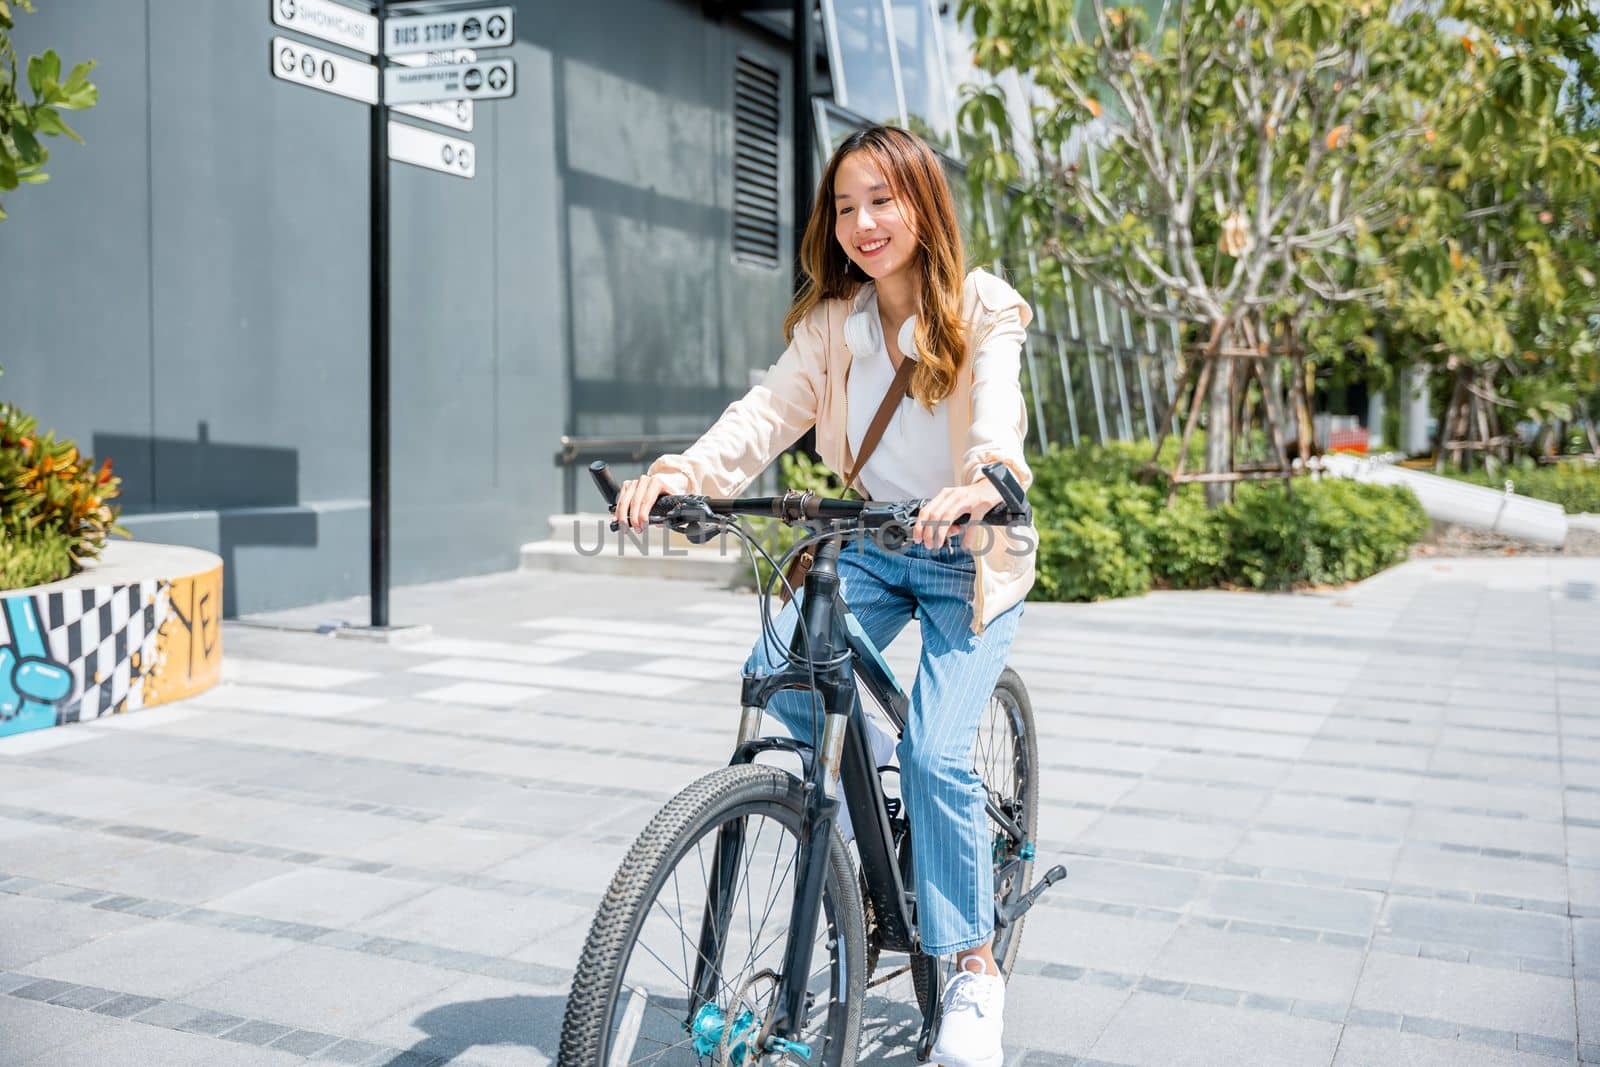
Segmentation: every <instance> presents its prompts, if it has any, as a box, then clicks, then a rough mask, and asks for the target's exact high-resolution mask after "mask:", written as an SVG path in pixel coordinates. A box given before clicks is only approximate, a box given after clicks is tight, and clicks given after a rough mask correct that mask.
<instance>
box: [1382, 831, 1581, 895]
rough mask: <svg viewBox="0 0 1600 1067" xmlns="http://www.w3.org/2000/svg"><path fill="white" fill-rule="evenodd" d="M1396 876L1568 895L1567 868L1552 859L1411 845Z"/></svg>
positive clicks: (1475, 889)
mask: <svg viewBox="0 0 1600 1067" xmlns="http://www.w3.org/2000/svg"><path fill="white" fill-rule="evenodd" d="M1394 879H1395V881H1396V882H1404V883H1409V884H1416V885H1425V886H1430V887H1433V888H1436V889H1455V890H1462V891H1464V892H1469V893H1499V894H1503V895H1505V896H1513V897H1528V898H1530V899H1534V900H1548V901H1559V900H1562V899H1564V898H1565V897H1566V893H1567V872H1566V870H1565V869H1564V868H1562V867H1561V866H1559V865H1557V864H1553V863H1533V862H1530V861H1527V860H1518V859H1502V858H1499V857H1495V856H1482V855H1474V854H1471V853H1465V852H1448V851H1441V850H1439V849H1434V848H1430V847H1427V846H1423V845H1408V846H1407V847H1406V849H1405V851H1404V852H1403V853H1402V854H1401V856H1400V862H1399V863H1398V865H1397V866H1396V867H1395V871H1394Z"/></svg>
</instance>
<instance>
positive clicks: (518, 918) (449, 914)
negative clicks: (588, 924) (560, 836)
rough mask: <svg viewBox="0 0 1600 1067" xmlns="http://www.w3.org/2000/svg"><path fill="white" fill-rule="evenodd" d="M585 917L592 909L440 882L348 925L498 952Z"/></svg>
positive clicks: (455, 947) (365, 930) (392, 935)
mask: <svg viewBox="0 0 1600 1067" xmlns="http://www.w3.org/2000/svg"><path fill="white" fill-rule="evenodd" d="M590 917H592V912H586V911H585V910H584V909H579V908H574V907H569V906H566V905H561V904H552V903H551V902H549V901H547V900H540V899H537V898H531V897H514V896H509V895H506V894H503V893H485V892H480V891H475V890H471V889H461V888H458V887H455V886H441V887H439V888H437V889H432V890H429V891H428V892H426V893H424V894H422V895H421V896H418V897H415V898H414V899H412V900H409V901H407V902H405V903H403V904H397V905H395V906H394V907H392V908H389V909H387V910H385V911H384V912H382V913H381V914H378V915H375V916H373V917H371V918H369V919H363V920H361V921H359V922H357V923H354V924H353V925H352V929H354V930H357V931H361V932H364V933H370V934H382V935H388V936H390V937H396V938H402V939H405V940H408V941H418V942H422V943H424V944H428V945H437V946H440V947H442V948H449V949H458V950H463V951H467V952H481V953H488V954H493V955H502V954H505V953H509V952H511V951H513V950H515V949H516V948H518V947H519V946H521V945H524V944H527V943H528V942H530V941H532V940H533V939H534V938H536V937H537V936H539V935H540V934H541V933H545V932H548V931H550V930H551V929H553V928H555V927H557V926H561V925H565V924H567V923H570V922H574V921H580V920H585V919H588V918H590Z"/></svg>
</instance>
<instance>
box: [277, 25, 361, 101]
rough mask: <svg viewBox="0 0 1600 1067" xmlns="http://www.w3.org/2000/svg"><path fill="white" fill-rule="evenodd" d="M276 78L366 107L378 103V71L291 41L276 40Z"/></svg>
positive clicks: (355, 60) (278, 38) (351, 60)
mask: <svg viewBox="0 0 1600 1067" xmlns="http://www.w3.org/2000/svg"><path fill="white" fill-rule="evenodd" d="M270 58H271V62H272V76H273V77H274V78H282V79H283V80H284V81H287V82H295V83H296V84H299V85H304V86H307V87H309V88H312V89H321V90H322V91H323V92H325V93H337V94H338V95H339V96H348V97H349V98H350V99H352V100H359V101H361V102H362V103H363V104H376V103H377V102H378V68H377V67H375V66H373V65H372V64H371V63H363V62H361V61H360V60H357V59H349V58H347V57H345V56H341V55H336V54H334V53H333V52H324V51H323V50H322V49H320V48H312V47H311V46H310V45H304V44H301V43H300V42H299V41H295V40H292V39H290V38H288V37H274V38H273V39H272V52H271V56H270Z"/></svg>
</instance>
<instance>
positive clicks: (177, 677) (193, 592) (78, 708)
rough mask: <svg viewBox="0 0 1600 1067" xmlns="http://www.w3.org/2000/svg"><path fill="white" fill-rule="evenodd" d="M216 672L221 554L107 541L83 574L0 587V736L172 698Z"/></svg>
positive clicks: (216, 676)
mask: <svg viewBox="0 0 1600 1067" xmlns="http://www.w3.org/2000/svg"><path fill="white" fill-rule="evenodd" d="M221 675H222V560H221V559H219V558H218V557H217V556H215V555H213V554H212V553H210V552H202V551H200V550H199V549H193V548H178V547H174V546H171V545H153V544H144V543H141V542H124V541H116V542H111V543H109V544H107V545H106V548H105V551H104V553H103V555H102V557H101V559H100V560H99V561H98V562H97V563H94V564H92V565H90V566H89V567H88V568H87V569H85V570H84V572H83V573H81V574H78V575H75V576H74V577H72V578H68V579H66V580H64V581H60V582H52V583H50V584H49V585H40V586H34V587H33V588H31V589H14V590H8V591H6V592H3V593H0V737H5V736H6V735H8V734H17V733H22V732H23V731H25V730H39V729H43V728H44V727H47V726H60V725H62V724H64V723H69V722H79V721H81V720H86V719H96V718H99V717H100V716H102V715H110V714H120V713H122V712H126V711H136V710H138V709H139V708H148V707H151V706H153V705H156V704H164V703H166V702H167V701H171V700H180V699H182V698H183V697H186V696H192V695H194V694H196V693H199V692H202V691H204V690H206V689H209V688H211V687H212V686H213V685H215V684H217V682H218V681H219V680H220V679H221Z"/></svg>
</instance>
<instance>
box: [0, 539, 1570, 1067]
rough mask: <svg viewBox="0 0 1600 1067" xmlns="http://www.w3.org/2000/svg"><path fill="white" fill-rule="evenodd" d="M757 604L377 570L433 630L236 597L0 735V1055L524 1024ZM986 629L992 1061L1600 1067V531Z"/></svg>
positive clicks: (288, 1043) (878, 1028)
mask: <svg viewBox="0 0 1600 1067" xmlns="http://www.w3.org/2000/svg"><path fill="white" fill-rule="evenodd" d="M754 604H755V602H754V600H753V598H749V597H745V596H737V595H733V594H723V593H719V592H716V591H712V590H708V589H705V588H697V587H695V586H692V585H685V584H683V583H669V582H660V581H649V580H619V579H605V578H590V577H576V576H571V575H559V574H540V575H531V574H529V575H501V576H494V577H489V578H483V579H474V580H470V581H463V582H454V583H446V584H441V585H435V586H429V587H422V588H418V589H411V590H403V591H401V592H400V593H399V594H398V595H397V596H396V599H395V610H394V614H395V617H396V618H397V619H398V620H401V621H416V622H429V623H431V624H432V626H433V628H434V635H433V636H432V637H431V638H430V639H428V640H425V641H422V642H419V643H416V644H409V645H403V646H374V645H367V644H363V643H360V642H356V641H345V640H333V639H329V638H325V637H318V636H315V635H313V634H308V633H305V632H293V631H291V630H287V629H285V630H277V629H270V628H266V627H264V626H261V625H230V626H229V627H228V630H227V633H226V638H225V640H226V648H227V657H226V661H227V671H228V677H229V679H230V681H229V683H228V684H227V685H226V686H224V687H223V688H221V689H219V690H217V691H215V692H213V693H211V694H209V695H207V696H205V697H203V698H201V699H199V700H195V701H191V702H188V703H186V704H182V705H177V706H173V707H170V708H162V709H154V710H151V711H147V712H141V713H138V714H135V715H130V716H128V717H126V718H123V719H120V720H115V721H111V722H104V723H100V724H94V725H84V726H75V727H69V728H64V729H58V730H49V731H43V732H40V733H36V734H29V735H22V736H19V737H16V738H10V739H5V740H0V1064H28V1065H38V1067H43V1065H47V1064H74V1065H79V1064H94V1065H96V1067H99V1065H110V1064H130V1065H131V1064H139V1065H146V1064H163V1065H166V1064H175V1065H176V1064H207V1065H211V1064H246V1065H248V1064H278V1063H301V1062H305V1061H306V1060H307V1059H308V1058H310V1061H311V1062H316V1063H371V1064H396V1065H399V1064H413V1063H415V1064H424V1063H440V1062H446V1061H448V1062H452V1063H457V1064H463V1065H465V1064H502V1063H503V1064H513V1063H515V1064H536V1063H545V1062H549V1061H550V1060H551V1059H552V1058H553V1054H554V1051H555V1047H556V1042H557V1031H558V1028H559V1024H560V1018H561V1011H562V1006H563V998H564V994H565V990H566V987H567V985H568V983H569V981H570V975H571V967H572V966H573V964H574V962H575V961H576V956H577V952H578V949H579V947H580V945H581V943H582V940H583V936H584V933H585V932H586V927H587V923H588V920H589V918H590V916H591V915H592V913H593V909H594V906H595V904H596V902H597V900H598V896H599V893H600V892H601V890H602V889H603V887H604V885H605V884H606V882H607V881H608V880H609V879H610V877H611V875H612V873H613V872H614V870H615V867H616V865H617V863H618V861H619V860H620V858H621V856H622V854H623V853H624V852H625V850H626V848H627V846H628V845H629V844H630V843H631V841H632V838H633V836H634V834H636V833H637V832H638V830H639V829H640V828H641V827H642V826H643V825H644V823H645V821H646V820H647V819H648V817H649V815H650V814H651V813H652V812H653V811H654V810H655V809H656V808H657V807H658V806H659V805H660V804H661V803H662V802H663V801H664V800H665V799H666V798H667V797H669V796H670V795H671V794H672V793H673V792H675V791H676V790H677V789H678V788H679V787H681V786H682V785H684V784H686V783H687V782H689V781H690V780H692V779H693V778H695V777H697V776H698V775H699V774H701V773H703V772H705V771H708V770H710V769H712V768H714V767H716V766H717V765H719V764H720V763H721V762H723V760H724V759H725V757H726V753H727V751H728V748H729V745H730V743H731V739H732V735H733V731H734V729H735V725H736V718H737V694H738V687H737V668H738V665H739V663H740V662H741V661H742V660H743V658H744V656H745V654H746V652H747V651H748V648H749V645H750V643H751V641H752V640H753V638H754V635H755V626H756V622H755V610H754ZM362 614H363V608H362V607H361V605H359V604H341V605H328V606H324V607H321V608H318V609H311V610H306V611H299V612H291V613H286V614H284V615H281V616H277V617H274V618H273V619H271V620H257V621H258V622H260V621H269V622H272V623H274V624H276V625H283V626H300V627H306V626H314V625H315V624H317V623H319V622H324V621H329V620H333V619H337V618H346V619H359V618H361V616H362ZM915 655H916V639H915V635H914V633H913V632H908V633H907V634H906V635H905V636H904V637H903V638H902V639H901V641H900V642H898V643H897V644H896V645H895V646H894V647H893V648H892V649H891V650H890V652H889V660H890V663H891V664H892V665H893V666H894V668H895V669H896V670H897V672H900V673H901V675H902V678H903V679H904V680H906V681H909V673H910V671H911V670H912V669H913V664H914V662H915ZM1012 663H1013V665H1014V666H1015V667H1016V668H1017V669H1018V670H1019V671H1020V672H1021V673H1022V675H1023V677H1024V678H1025V679H1026V681H1027V683H1028V686H1029V689H1030V691H1031V693H1032V696H1033V700H1034V704H1035V709H1036V713H1037V715H1038V718H1039V724H1040V729H1041V734H1042V738H1041V750H1042V751H1041V755H1042V763H1043V778H1044V787H1045V788H1044V798H1045V801H1044V807H1043V809H1042V814H1043V823H1044V825H1043V832H1042V840H1041V841H1040V854H1041V856H1042V857H1043V858H1044V859H1046V861H1047V862H1054V861H1056V860H1060V861H1062V862H1065V863H1066V864H1067V866H1068V867H1069V869H1070V871H1071V876H1070V877H1069V878H1068V880H1067V881H1066V883H1064V884H1063V885H1062V886H1060V887H1058V888H1057V889H1056V890H1054V891H1052V893H1051V894H1050V895H1049V896H1047V897H1046V898H1045V899H1044V901H1043V902H1042V903H1041V904H1040V905H1039V907H1037V908H1036V909H1035V910H1034V911H1033V912H1032V913H1031V915H1030V916H1029V920H1028V926H1027V930H1026V932H1025V936H1024V943H1023V954H1024V960H1023V962H1022V964H1021V967H1020V969H1019V974H1018V975H1017V977H1016V978H1015V979H1014V980H1013V982H1012V985H1011V990H1010V1002H1009V1005H1008V1010H1007V1037H1008V1044H1009V1045H1010V1046H1011V1048H1012V1050H1013V1054H1012V1055H1011V1056H1010V1057H1009V1058H1008V1064H1027V1065H1029V1067H1035V1065H1042V1064H1056V1063H1111V1064H1129V1065H1131V1064H1150V1065H1160V1067H1169V1065H1186V1064H1229V1065H1237V1064H1262V1065H1271V1067H1292V1065H1298V1064H1330V1063H1333V1064H1338V1065H1373V1067H1378V1065H1382V1067H1389V1065H1395V1064H1429V1065H1434V1064H1437V1065H1440V1067H1444V1065H1451V1067H1454V1065H1474V1064H1492V1065H1507V1067H1511V1065H1524V1067H1547V1065H1550V1064H1554V1063H1562V1062H1565V1063H1572V1062H1575V1061H1577V1060H1578V1059H1579V1058H1580V1056H1581V1057H1582V1059H1583V1061H1584V1062H1594V1063H1600V561H1596V560H1592V559H1591V560H1569V559H1541V560H1531V559H1520V560H1505V561H1477V560H1451V561H1446V562H1437V563H1435V562H1415V563H1411V564H1407V565H1406V566H1404V567H1402V568H1399V569H1397V570H1395V571H1391V572H1389V573H1387V574H1385V575H1382V576H1380V577H1379V578H1377V579H1375V580H1373V581H1371V582H1368V583H1365V584H1364V585H1362V586H1360V587H1358V588H1355V589H1351V590H1346V591H1342V592H1337V593H1327V594H1319V595H1306V596H1251V595H1243V594H1222V593H1215V594H1209V593H1208V594H1158V595H1154V596H1150V597H1145V598H1142V599H1139V600H1133V601H1120V602H1114V603H1108V604H1097V605H1046V604H1029V605H1028V607H1027V608H1026V617H1025V620H1024V622H1023V625H1022V628H1021V632H1020V635H1019V639H1018V644H1017V647H1016V649H1015V653H1014V655H1013V658H1012ZM869 1015H871V1017H872V1019H873V1023H874V1029H873V1033H872V1035H871V1036H872V1044H871V1046H870V1047H869V1050H868V1052H867V1054H866V1055H865V1056H864V1062H871V1063H910V1062H911V1057H910V1056H909V1055H908V1054H907V1052H906V1051H905V1049H904V1047H903V1042H901V1041H900V1035H901V1034H902V1033H903V1028H904V1025H905V1013H904V1011H903V1009H897V1008H896V1006H895V1005H893V1004H891V1003H888V1002H883V1003H875V1004H874V1005H872V1006H871V1010H870V1011H869Z"/></svg>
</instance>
